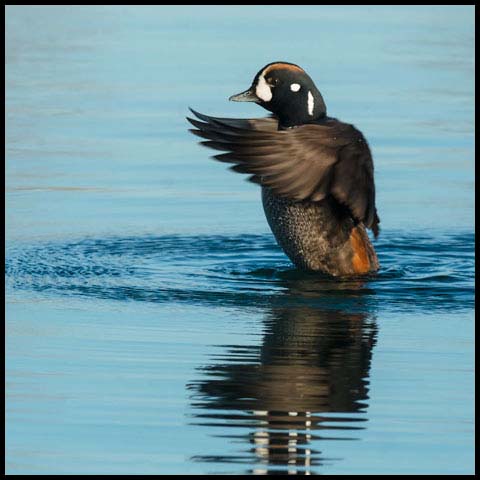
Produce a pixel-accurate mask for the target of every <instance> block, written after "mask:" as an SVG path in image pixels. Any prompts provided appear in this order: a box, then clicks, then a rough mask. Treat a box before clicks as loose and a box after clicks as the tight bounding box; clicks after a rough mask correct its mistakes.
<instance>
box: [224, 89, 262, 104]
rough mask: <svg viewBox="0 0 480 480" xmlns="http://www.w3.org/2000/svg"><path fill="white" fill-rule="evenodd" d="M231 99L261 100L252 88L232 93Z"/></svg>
mask: <svg viewBox="0 0 480 480" xmlns="http://www.w3.org/2000/svg"><path fill="white" fill-rule="evenodd" d="M229 100H231V101H232V102H259V101H260V99H259V98H258V97H257V95H256V94H255V92H254V91H253V90H252V89H250V88H249V89H248V90H245V91H244V92H242V93H237V94H236V95H232V96H231V97H230V98H229Z"/></svg>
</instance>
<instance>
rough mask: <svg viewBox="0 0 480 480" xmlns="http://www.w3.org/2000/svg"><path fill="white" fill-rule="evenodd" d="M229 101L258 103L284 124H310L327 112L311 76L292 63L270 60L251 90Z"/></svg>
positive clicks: (287, 125) (289, 125) (283, 125)
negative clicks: (272, 61)
mask: <svg viewBox="0 0 480 480" xmlns="http://www.w3.org/2000/svg"><path fill="white" fill-rule="evenodd" d="M230 100H233V101H235V102H255V103H258V104H259V105H261V106H262V107H263V108H266V109H267V110H269V111H270V112H272V113H273V114H274V115H275V116H277V117H278V119H279V124H280V126H282V127H293V126H296V125H302V124H304V123H311V122H312V121H314V120H318V119H320V118H322V117H324V116H325V115H326V114H327V109H326V106H325V103H324V101H323V98H322V95H321V94H320V92H319V91H318V89H317V87H316V86H315V84H314V83H313V81H312V79H311V78H310V77H309V76H308V75H307V74H306V73H305V71H304V70H303V69H302V68H300V67H299V66H298V65H294V64H293V63H286V62H274V63H269V64H268V65H266V66H265V67H263V68H262V69H261V70H260V71H259V72H258V73H257V74H256V75H255V78H254V79H253V83H252V86H251V87H250V88H249V89H248V90H246V91H245V92H242V93H239V94H238V95H233V96H231V97H230Z"/></svg>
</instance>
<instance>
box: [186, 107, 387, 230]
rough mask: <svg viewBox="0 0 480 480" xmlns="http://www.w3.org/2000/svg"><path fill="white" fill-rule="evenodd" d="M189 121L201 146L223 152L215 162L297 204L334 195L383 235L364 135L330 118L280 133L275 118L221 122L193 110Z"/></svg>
mask: <svg viewBox="0 0 480 480" xmlns="http://www.w3.org/2000/svg"><path fill="white" fill-rule="evenodd" d="M190 110H191V111H192V113H193V114H194V115H195V116H196V117H197V118H189V117H187V120H188V121H189V122H190V123H191V124H192V125H193V126H194V127H195V128H194V129H190V131H191V132H192V133H194V134H195V135H197V136H199V137H200V138H202V139H203V141H201V142H200V143H201V144H202V145H204V146H206V147H208V148H212V149H213V150H219V151H221V152H226V153H220V154H217V155H214V157H213V158H215V159H216V160H219V161H221V162H226V163H232V164H234V165H233V166H232V167H230V168H231V170H233V171H235V172H239V173H246V174H250V177H249V178H248V180H249V181H251V182H253V183H257V184H260V185H263V186H266V187H269V188H271V189H272V190H273V192H274V193H275V194H277V195H280V196H283V197H285V198H289V199H291V200H293V201H303V200H309V201H314V202H315V201H320V200H323V199H324V198H325V197H326V196H327V195H330V194H331V195H333V196H334V197H335V198H336V199H337V201H339V202H340V203H342V204H344V205H346V206H347V207H348V208H349V210H350V212H351V213H352V216H353V218H354V219H355V220H357V221H359V222H363V223H364V224H365V225H366V226H367V227H368V228H371V229H372V230H373V232H374V234H375V235H378V223H379V222H380V220H379V218H378V215H377V212H376V208H375V184H374V180H373V161H372V157H371V154H370V150H369V148H368V144H367V142H366V141H365V139H364V138H363V136H362V134H361V132H359V131H358V130H356V129H355V127H353V126H352V125H348V124H345V123H342V122H339V121H338V120H335V119H327V120H326V121H325V122H323V123H321V124H307V125H302V126H300V127H297V128H291V129H287V130H278V122H277V120H276V119H275V118H271V117H270V118H261V119H234V118H217V117H209V116H207V115H204V114H201V113H199V112H196V111H195V110H193V109H190Z"/></svg>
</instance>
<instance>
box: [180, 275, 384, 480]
mask: <svg viewBox="0 0 480 480" xmlns="http://www.w3.org/2000/svg"><path fill="white" fill-rule="evenodd" d="M318 285H319V284H318ZM356 287H357V288H359V287H360V285H359V284H356ZM314 288H315V283H313V280H312V281H308V279H307V280H300V281H290V282H288V290H287V294H286V297H285V298H284V300H286V301H285V302H282V303H283V305H282V306H279V307H275V308H272V309H271V310H270V311H269V312H268V313H267V315H266V317H265V320H264V323H265V334H264V337H263V343H262V345H261V346H230V347H229V348H228V351H227V353H226V354H225V356H222V358H221V359H220V360H219V359H217V360H216V363H215V364H214V365H211V366H208V367H204V368H202V369H201V370H202V371H203V372H204V373H205V374H206V378H204V379H202V380H200V381H199V382H196V383H193V384H191V385H190V388H192V389H193V390H195V391H197V392H198V394H199V395H196V396H195V398H196V400H198V401H199V402H198V403H196V405H195V407H198V408H200V409H202V410H204V411H203V412H197V414H196V418H197V421H199V422H201V423H202V424H203V425H210V426H221V427H224V428H225V427H233V426H242V427H247V428H249V429H250V431H249V433H247V434H246V435H243V436H242V437H241V438H243V439H244V440H246V441H248V442H249V443H251V444H252V448H251V450H250V453H249V454H248V455H247V456H235V458H230V457H228V456H223V457H222V456H221V457H218V456H216V457H215V458H214V459H211V458H208V457H202V456H199V457H197V460H200V461H209V460H210V461H213V460H214V461H215V462H218V461H224V462H229V463H231V462H242V463H245V462H246V463H255V464H257V463H260V467H258V466H256V468H255V469H254V470H253V473H274V472H278V473H282V472H283V473H285V470H287V471H288V472H289V473H302V474H303V473H313V472H311V471H310V468H311V467H312V466H315V465H319V464H320V463H321V461H324V460H326V459H325V458H323V459H322V458H320V452H318V451H314V450H313V449H312V448H311V446H310V442H311V440H314V439H316V440H318V439H322V438H326V437H329V438H333V439H335V438H337V439H345V438H346V437H345V435H343V436H339V433H340V434H341V433H342V431H343V432H344V433H345V430H355V429H358V428H361V427H359V426H357V427H355V426H352V423H353V422H355V421H359V420H360V419H359V418H358V417H350V418H346V417H343V416H342V418H338V417H337V418H336V417H335V416H332V415H328V417H325V416H323V417H322V416H321V414H322V413H327V412H330V413H332V412H338V413H339V412H342V413H354V412H360V411H361V410H362V409H363V408H365V407H366V406H367V403H366V402H367V400H368V381H367V378H368V370H369V368H370V360H371V351H372V347H373V345H374V344H375V338H376V325H375V322H374V321H373V320H372V319H370V318H369V317H368V315H367V314H365V313H347V312H345V311H338V310H337V311H334V310H326V309H324V308H323V309H322V308H319V307H314V306H312V305H311V302H308V301H307V302H305V303H306V304H305V305H299V304H298V300H299V299H300V300H307V299H308V298H309V297H311V296H312V295H313V291H314ZM302 292H303V293H305V296H304V295H302ZM302 297H303V298H302ZM317 299H318V294H317ZM292 301H295V303H296V305H295V304H292ZM309 303H310V304H309ZM200 419H201V420H200ZM327 422H328V424H327ZM227 430H230V429H228V428H227ZM327 431H330V433H326V432H327ZM332 431H333V432H335V431H336V434H335V433H332ZM322 432H324V433H322ZM321 433H322V434H321ZM325 434H326V435H325ZM228 437H230V438H238V437H235V436H234V435H233V434H230V433H229V434H228Z"/></svg>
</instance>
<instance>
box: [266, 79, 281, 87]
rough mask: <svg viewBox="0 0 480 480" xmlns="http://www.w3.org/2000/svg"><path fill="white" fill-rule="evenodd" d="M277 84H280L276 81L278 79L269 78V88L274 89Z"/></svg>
mask: <svg viewBox="0 0 480 480" xmlns="http://www.w3.org/2000/svg"><path fill="white" fill-rule="evenodd" d="M279 83H280V81H279V80H278V78H269V79H268V84H269V85H270V86H271V87H276V86H277V85H278V84H279Z"/></svg>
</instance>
